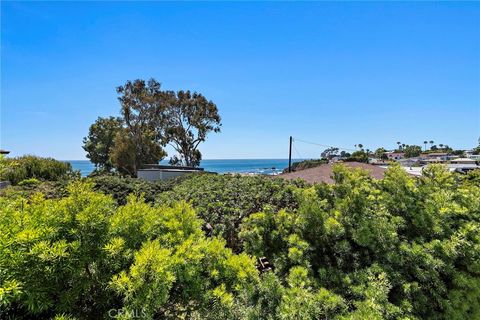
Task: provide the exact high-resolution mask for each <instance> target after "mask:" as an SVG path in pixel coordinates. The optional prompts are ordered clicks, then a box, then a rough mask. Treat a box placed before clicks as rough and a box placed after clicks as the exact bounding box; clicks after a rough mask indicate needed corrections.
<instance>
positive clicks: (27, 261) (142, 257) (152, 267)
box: [0, 166, 480, 320]
mask: <svg viewBox="0 0 480 320" xmlns="http://www.w3.org/2000/svg"><path fill="white" fill-rule="evenodd" d="M334 174H335V177H334V178H335V181H336V184H335V185H331V186H330V185H323V184H322V185H316V186H313V187H305V186H302V185H298V186H295V185H292V184H290V183H287V182H281V180H276V179H271V180H270V179H265V178H252V177H240V176H208V175H205V176H198V177H197V176H195V177H192V178H190V179H187V180H185V181H183V182H181V183H180V184H179V185H178V186H176V187H174V188H173V190H172V191H168V192H164V193H162V196H160V197H159V198H158V203H157V205H156V206H152V205H150V204H146V203H145V202H144V201H143V199H141V198H138V197H135V196H130V197H128V201H127V204H126V205H124V206H118V205H117V203H116V201H115V200H113V199H112V198H111V197H110V196H108V195H104V194H102V193H99V192H94V191H92V186H90V185H88V184H82V183H74V184H73V185H71V186H70V187H69V188H68V193H69V194H68V195H67V196H66V197H64V198H62V199H52V200H46V199H44V198H43V197H41V196H39V195H36V196H33V197H31V198H30V199H25V198H22V197H20V198H14V197H3V198H0V312H1V314H2V316H3V315H6V316H5V317H6V318H8V317H10V318H32V317H36V318H51V317H53V316H55V315H57V318H58V319H71V317H77V318H79V319H84V318H108V317H109V315H112V314H113V315H114V316H118V317H119V318H132V317H134V316H138V315H140V316H142V317H143V316H145V318H147V319H161V318H175V319H176V318H184V319H272V320H273V319H342V320H343V319H477V318H480V307H479V306H480V179H479V178H478V172H477V173H475V172H473V173H471V174H469V175H468V176H465V177H461V176H459V175H454V174H451V173H449V172H447V171H445V170H444V169H443V168H442V167H441V166H433V167H430V168H429V169H428V170H427V171H426V172H425V176H424V177H422V178H419V179H416V178H412V177H410V176H408V175H407V174H406V173H405V172H404V171H402V170H401V169H400V168H398V167H393V168H391V169H389V171H388V172H387V174H386V177H385V179H384V180H381V181H377V180H373V179H371V178H370V177H369V176H368V174H366V173H365V172H364V171H361V170H355V171H351V170H350V169H347V168H345V167H342V166H337V167H335V169H334ZM257 179H258V180H257ZM268 181H269V182H268ZM273 190H274V191H273ZM177 198H178V199H180V200H181V199H188V200H189V201H191V203H192V205H193V206H194V208H195V207H196V210H197V212H198V215H200V216H203V217H206V218H211V217H215V218H216V219H220V220H218V221H219V222H218V223H217V224H219V225H221V224H222V223H223V224H225V226H228V228H230V227H232V228H233V229H228V230H230V231H229V232H231V233H232V234H233V236H234V237H236V238H239V241H242V243H243V245H242V246H236V247H235V250H240V249H242V248H243V253H241V254H234V253H232V251H231V249H229V248H227V247H226V243H225V241H224V240H223V239H221V238H217V237H207V236H205V233H204V232H203V231H202V225H203V224H204V222H203V221H202V220H201V219H199V218H198V216H197V214H196V213H195V211H194V209H192V207H190V205H188V204H186V203H185V202H184V201H177ZM167 200H168V201H167ZM268 200H269V201H270V202H268ZM286 200H288V201H286ZM282 201H286V202H282ZM267 203H268V205H266V204H267ZM239 208H241V209H239ZM252 211H259V212H257V213H254V212H252ZM214 213H216V214H218V217H217V216H213V214H214ZM240 214H242V215H243V219H242V220H236V219H238V215H240ZM214 230H215V229H214ZM224 230H227V228H225V229H224ZM239 231H240V233H238V232H239ZM219 234H221V235H223V236H225V235H226V234H227V235H228V234H230V233H224V232H221V233H219ZM226 238H227V239H228V238H229V237H228V236H227V237H226ZM260 256H265V257H266V258H267V259H268V260H269V261H270V262H271V263H272V264H273V265H274V267H275V270H274V271H273V272H272V271H268V272H266V273H263V274H259V273H258V272H257V270H256V268H255V262H254V259H253V258H254V257H260ZM112 309H113V310H114V311H115V312H113V313H110V314H109V311H111V310H112ZM118 310H122V312H118ZM120 315H122V316H120Z"/></svg>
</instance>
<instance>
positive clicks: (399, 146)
mask: <svg viewBox="0 0 480 320" xmlns="http://www.w3.org/2000/svg"><path fill="white" fill-rule="evenodd" d="M397 144H398V149H402V146H401V144H402V143H401V142H400V141H397Z"/></svg>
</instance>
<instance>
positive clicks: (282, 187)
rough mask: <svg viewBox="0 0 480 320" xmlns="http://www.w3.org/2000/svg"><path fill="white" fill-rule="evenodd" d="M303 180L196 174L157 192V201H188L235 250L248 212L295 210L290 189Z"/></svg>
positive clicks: (300, 183) (293, 198)
mask: <svg viewBox="0 0 480 320" xmlns="http://www.w3.org/2000/svg"><path fill="white" fill-rule="evenodd" d="M300 185H303V183H302V182H300V181H297V182H290V181H286V180H283V179H274V178H271V177H267V176H240V175H211V174H210V175H209V174H205V175H197V176H193V177H191V178H190V179H186V180H185V181H183V182H182V183H180V184H178V185H177V186H175V187H174V188H173V189H172V191H170V192H165V193H162V194H160V196H159V197H158V199H157V200H158V202H159V203H172V201H179V200H186V201H190V202H191V203H192V205H193V207H194V208H195V209H196V210H197V214H198V215H199V216H200V218H202V219H203V220H204V221H205V222H206V223H209V224H210V225H211V226H212V227H213V234H215V235H221V236H223V238H224V239H225V240H226V241H227V245H228V246H229V247H230V248H233V249H235V250H236V251H237V250H238V249H239V248H240V247H241V245H240V243H239V241H238V232H239V231H240V224H241V222H242V220H243V219H244V218H245V217H248V216H249V215H250V214H252V213H255V212H258V211H261V210H264V209H267V208H269V209H271V210H278V209H281V208H288V209H292V210H293V209H295V208H296V207H297V201H296V199H295V197H294V194H293V191H294V189H295V188H296V186H300Z"/></svg>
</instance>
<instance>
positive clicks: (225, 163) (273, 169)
mask: <svg viewBox="0 0 480 320" xmlns="http://www.w3.org/2000/svg"><path fill="white" fill-rule="evenodd" d="M297 161H301V160H299V159H295V160H292V162H297ZM67 162H70V163H71V165H72V168H73V169H74V170H80V173H81V174H82V176H87V175H89V174H90V173H91V172H92V171H93V170H94V169H95V166H94V165H93V163H91V162H90V161H88V160H67ZM161 164H168V161H162V162H161ZM200 167H202V168H204V169H205V171H211V172H218V173H256V174H278V173H280V172H282V170H283V169H284V168H286V167H288V159H225V160H220V159H219V160H202V162H201V163H200Z"/></svg>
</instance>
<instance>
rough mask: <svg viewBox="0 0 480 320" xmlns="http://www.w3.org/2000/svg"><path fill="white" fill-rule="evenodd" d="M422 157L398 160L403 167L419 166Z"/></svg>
mask: <svg viewBox="0 0 480 320" xmlns="http://www.w3.org/2000/svg"><path fill="white" fill-rule="evenodd" d="M420 160H421V159H420V158H418V157H417V158H408V159H400V160H398V161H397V162H398V163H399V164H400V165H401V166H402V167H412V166H419V165H420Z"/></svg>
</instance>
